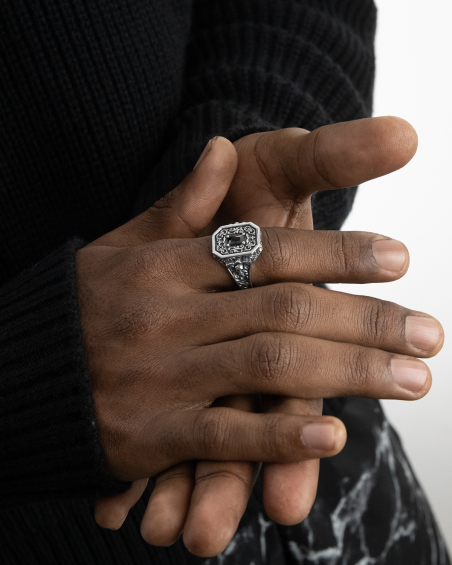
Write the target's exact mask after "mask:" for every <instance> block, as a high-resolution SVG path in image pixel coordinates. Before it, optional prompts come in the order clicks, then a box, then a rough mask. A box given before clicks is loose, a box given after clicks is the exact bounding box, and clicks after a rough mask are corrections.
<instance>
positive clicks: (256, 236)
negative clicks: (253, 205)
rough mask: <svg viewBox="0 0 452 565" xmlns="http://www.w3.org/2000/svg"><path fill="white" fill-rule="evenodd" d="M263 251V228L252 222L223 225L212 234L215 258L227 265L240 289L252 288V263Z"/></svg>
mask: <svg viewBox="0 0 452 565" xmlns="http://www.w3.org/2000/svg"><path fill="white" fill-rule="evenodd" d="M261 251H262V238H261V230H260V228H259V226H256V224H253V223H252V222H241V223H239V222H237V223H235V224H228V225H226V226H221V227H219V228H218V229H217V231H216V232H215V233H214V234H213V235H212V254H213V256H214V258H215V259H216V260H217V261H219V262H220V263H223V265H225V267H226V268H227V270H228V271H229V272H230V274H231V275H232V278H233V279H234V280H235V282H236V283H237V285H238V287H239V288H240V289H246V288H252V286H253V285H252V283H251V265H252V264H253V263H254V261H256V259H257V258H258V257H259V255H260V253H261Z"/></svg>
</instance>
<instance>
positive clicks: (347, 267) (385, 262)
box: [177, 228, 409, 291]
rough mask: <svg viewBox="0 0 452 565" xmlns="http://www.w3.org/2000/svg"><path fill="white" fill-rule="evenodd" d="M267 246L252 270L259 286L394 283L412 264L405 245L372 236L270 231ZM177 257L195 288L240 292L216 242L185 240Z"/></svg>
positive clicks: (264, 234) (184, 276) (264, 232)
mask: <svg viewBox="0 0 452 565" xmlns="http://www.w3.org/2000/svg"><path fill="white" fill-rule="evenodd" d="M262 247H263V249H262V253H261V254H260V255H259V257H258V258H257V260H256V262H255V263H254V264H253V266H252V269H251V280H252V283H253V286H263V285H268V284H273V283H277V282H289V281H294V282H303V283H315V282H322V283H371V282H373V283H375V282H388V281H393V280H397V279H399V278H401V277H402V276H403V275H404V274H405V273H406V271H407V270H408V265H409V254H408V250H407V248H406V247H405V246H404V245H403V243H401V242H399V241H396V240H394V239H389V238H385V237H384V236H382V235H378V234H374V233H367V232H339V231H312V230H295V229H288V228H264V229H262ZM177 252H178V255H179V256H180V264H181V267H180V277H181V279H182V280H183V281H184V282H185V284H187V285H189V286H190V287H191V288H194V289H200V290H208V291H210V290H227V289H235V288H236V287H237V285H236V283H235V282H234V280H233V278H232V276H231V275H230V273H229V272H228V270H227V268H226V267H225V266H224V265H222V264H221V263H219V262H218V261H215V260H214V259H213V258H212V245H211V239H210V238H199V239H197V240H196V241H193V242H192V244H191V245H189V244H188V242H186V240H181V242H180V245H179V247H178V251H177ZM193 264H196V265H197V268H196V269H193V268H192V266H193ZM189 267H191V268H189Z"/></svg>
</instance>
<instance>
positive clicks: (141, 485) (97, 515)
mask: <svg viewBox="0 0 452 565" xmlns="http://www.w3.org/2000/svg"><path fill="white" fill-rule="evenodd" d="M147 484H148V479H140V480H138V481H134V482H133V483H132V486H131V487H130V489H129V490H127V491H126V492H124V493H122V494H117V495H114V496H103V497H101V498H98V499H97V500H96V502H95V504H94V519H95V520H96V522H97V524H98V525H99V526H101V527H102V528H107V529H109V530H119V528H120V527H121V526H122V524H123V523H124V520H125V519H126V518H127V515H128V513H129V510H130V509H131V508H132V507H133V506H135V504H136V503H137V502H138V501H139V500H140V498H141V496H142V494H143V492H144V491H145V489H146V487H147Z"/></svg>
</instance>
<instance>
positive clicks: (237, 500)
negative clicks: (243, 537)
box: [184, 395, 261, 557]
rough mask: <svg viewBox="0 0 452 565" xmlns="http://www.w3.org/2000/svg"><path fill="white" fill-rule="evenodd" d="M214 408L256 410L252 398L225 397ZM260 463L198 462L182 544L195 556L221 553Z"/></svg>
mask: <svg viewBox="0 0 452 565" xmlns="http://www.w3.org/2000/svg"><path fill="white" fill-rule="evenodd" d="M215 405H216V406H223V407H224V406H228V407H231V408H235V409H238V410H243V411H246V412H255V411H256V410H257V408H258V407H257V401H256V397H255V396H246V395H244V396H229V397H224V398H220V399H218V401H216V402H215ZM260 466H261V465H260V463H249V462H241V461H233V462H230V461H205V460H204V461H198V464H197V465H196V482H195V488H194V490H193V494H192V497H191V502H190V510H189V512H188V516H187V519H186V521H185V526H184V544H185V546H186V547H187V549H189V551H191V552H192V553H194V554H195V555H198V556H200V557H209V556H213V555H218V554H219V553H221V552H222V551H223V550H224V549H225V547H226V546H227V544H228V543H229V542H230V541H231V539H232V537H233V535H234V534H235V532H236V531H237V528H238V525H239V522H240V520H241V518H242V516H243V513H244V512H245V509H246V506H247V503H248V499H249V497H250V494H251V491H252V489H253V486H254V483H255V482H256V479H257V476H258V474H259V469H260Z"/></svg>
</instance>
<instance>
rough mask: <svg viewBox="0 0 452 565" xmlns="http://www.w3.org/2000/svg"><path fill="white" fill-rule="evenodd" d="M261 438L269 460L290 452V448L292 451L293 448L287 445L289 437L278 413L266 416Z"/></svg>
mask: <svg viewBox="0 0 452 565" xmlns="http://www.w3.org/2000/svg"><path fill="white" fill-rule="evenodd" d="M262 439H263V441H264V445H263V447H264V452H265V453H266V454H267V457H269V459H270V460H276V459H277V458H279V457H283V456H284V455H285V454H286V453H290V451H291V450H292V451H293V448H292V449H291V448H290V446H289V445H288V444H289V443H290V438H289V437H288V434H287V429H286V426H285V420H284V418H283V417H282V416H281V415H280V414H272V415H269V416H268V417H267V419H266V422H265V426H264V430H263V434H262ZM292 446H293V444H292Z"/></svg>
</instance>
